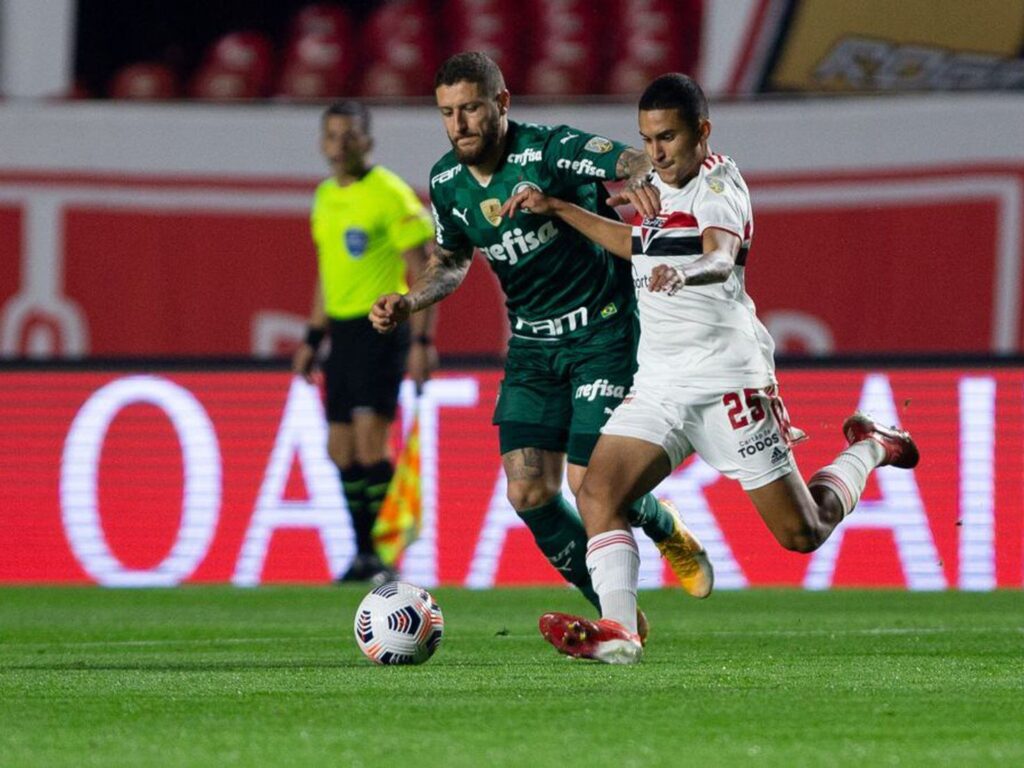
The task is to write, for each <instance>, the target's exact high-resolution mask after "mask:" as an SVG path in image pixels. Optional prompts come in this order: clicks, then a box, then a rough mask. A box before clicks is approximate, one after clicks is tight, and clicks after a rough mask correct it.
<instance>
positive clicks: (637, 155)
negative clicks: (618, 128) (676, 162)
mask: <svg viewBox="0 0 1024 768" xmlns="http://www.w3.org/2000/svg"><path fill="white" fill-rule="evenodd" d="M652 168H653V166H652V165H651V160H650V158H648V157H647V155H646V154H645V153H644V152H641V151H640V150H639V149H633V148H632V147H627V148H626V149H624V150H622V154H620V155H619V159H618V160H617V161H616V163H615V178H616V179H625V180H626V183H625V184H624V185H623V186H622V189H620V190H619V192H618V194H615V195H612V196H611V197H610V198H608V205H611V206H616V205H632V206H633V207H634V208H636V210H637V212H638V213H640V214H641V215H642V216H644V217H645V218H653V217H655V216H657V215H658V214H659V213H660V212H661V195H659V194H658V190H657V189H656V188H655V187H654V186H652V185H651V182H650V181H649V180H648V176H649V175H650V173H651V169H652Z"/></svg>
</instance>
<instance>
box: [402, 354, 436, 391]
mask: <svg viewBox="0 0 1024 768" xmlns="http://www.w3.org/2000/svg"><path fill="white" fill-rule="evenodd" d="M437 363H438V359H437V348H436V347H435V346H434V345H433V344H420V343H418V342H414V343H413V345H412V346H411V347H410V348H409V357H408V358H407V359H406V364H405V367H406V373H407V374H408V376H409V378H410V379H412V381H413V383H414V384H415V385H416V391H417V392H418V391H420V390H422V389H423V385H424V383H426V382H427V381H428V380H429V379H430V375H431V374H432V373H433V372H434V371H436V370H437Z"/></svg>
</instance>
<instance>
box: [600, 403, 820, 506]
mask: <svg viewBox="0 0 1024 768" xmlns="http://www.w3.org/2000/svg"><path fill="white" fill-rule="evenodd" d="M601 432H602V434H606V435H620V436H622V437H634V438H637V439H638V440H643V441H645V442H648V443H653V444H654V445H660V446H661V447H662V448H663V449H664V450H665V453H666V454H668V458H669V460H670V461H671V462H672V467H673V468H674V467H676V466H678V465H679V464H680V463H681V462H682V461H683V459H685V458H686V457H687V456H689V455H690V454H691V453H694V452H696V453H697V454H698V455H699V456H700V457H701V458H702V459H704V461H706V462H707V463H708V464H710V465H711V466H712V467H714V468H715V469H717V470H718V471H719V472H721V473H722V474H723V475H725V476H726V477H728V478H731V479H733V480H738V481H739V483H740V485H742V486H743V488H744V489H746V490H753V489H754V488H760V487H762V486H765V485H768V483H770V482H772V481H774V480H777V479H779V478H780V477H783V476H785V475H788V474H789V473H790V472H793V471H795V470H796V468H797V467H796V461H795V460H794V458H793V451H792V450H791V448H792V445H793V444H794V443H796V442H799V441H800V440H802V439H803V438H804V437H806V435H804V433H803V432H801V431H800V430H799V429H796V428H794V427H792V426H791V425H790V423H789V414H787V413H786V407H785V406H784V405H783V403H782V399H781V398H780V397H779V396H778V392H777V389H776V387H774V386H768V387H760V388H747V389H739V390H735V391H731V392H724V393H723V392H719V393H713V392H708V391H695V390H693V389H690V388H684V387H678V386H675V387H662V388H657V389H656V388H650V387H649V388H647V389H646V390H643V391H636V392H633V393H631V394H630V395H629V396H628V397H626V399H625V400H623V401H622V404H621V405H620V406H619V407H618V408H616V409H615V412H614V413H613V414H612V416H611V417H610V418H609V419H608V422H607V423H606V424H605V425H604V427H603V428H602V429H601Z"/></svg>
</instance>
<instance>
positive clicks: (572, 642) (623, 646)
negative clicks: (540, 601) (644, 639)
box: [538, 613, 644, 664]
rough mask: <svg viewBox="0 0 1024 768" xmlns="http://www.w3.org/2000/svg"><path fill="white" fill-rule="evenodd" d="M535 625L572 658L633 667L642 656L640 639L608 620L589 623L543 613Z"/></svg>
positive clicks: (570, 616) (581, 619) (548, 639)
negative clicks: (631, 665)
mask: <svg viewBox="0 0 1024 768" xmlns="http://www.w3.org/2000/svg"><path fill="white" fill-rule="evenodd" d="M538 626H539V627H540V633H541V634H542V635H543V636H544V639H545V640H547V641H548V642H549V643H551V644H552V645H553V646H555V648H556V649H557V650H558V651H559V652H560V653H564V654H565V655H566V656H572V657H573V658H575V659H594V660H595V661H602V662H604V663H605V664H636V663H637V662H638V661H640V659H641V657H642V656H643V655H644V647H643V645H642V644H641V643H640V636H639V635H638V634H636V633H635V632H630V631H629V630H628V629H626V628H625V627H624V626H622V625H621V624H619V623H618V622H617V621H612V620H611V619H599V620H598V621H591V620H590V619H585V618H583V617H582V616H572V615H570V614H568V613H545V614H544V615H543V616H541V617H540V622H539V623H538Z"/></svg>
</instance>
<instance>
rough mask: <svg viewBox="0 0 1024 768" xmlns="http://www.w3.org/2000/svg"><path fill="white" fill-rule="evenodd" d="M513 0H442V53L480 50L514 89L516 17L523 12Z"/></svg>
mask: <svg viewBox="0 0 1024 768" xmlns="http://www.w3.org/2000/svg"><path fill="white" fill-rule="evenodd" d="M524 15H525V14H523V12H522V8H521V7H520V6H519V5H518V4H517V3H516V2H515V1H514V0H446V2H445V4H444V14H443V18H444V20H445V26H446V28H447V30H448V46H447V50H446V52H445V55H446V56H450V55H451V54H453V53H458V52H459V51H483V52H484V53H486V54H487V55H488V56H490V57H491V58H492V59H494V60H495V61H496V62H497V63H498V66H500V67H501V70H502V72H503V73H504V75H505V81H506V84H507V85H508V86H509V88H510V89H511V90H512V91H518V90H519V89H520V86H521V85H522V82H523V73H522V61H521V59H522V56H523V54H526V53H529V52H528V51H524V50H522V45H521V42H520V40H521V38H520V35H519V31H520V30H519V23H518V20H519V19H520V18H521V17H522V16H524Z"/></svg>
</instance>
